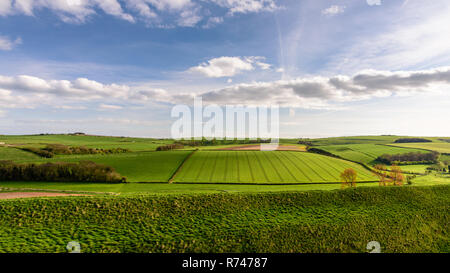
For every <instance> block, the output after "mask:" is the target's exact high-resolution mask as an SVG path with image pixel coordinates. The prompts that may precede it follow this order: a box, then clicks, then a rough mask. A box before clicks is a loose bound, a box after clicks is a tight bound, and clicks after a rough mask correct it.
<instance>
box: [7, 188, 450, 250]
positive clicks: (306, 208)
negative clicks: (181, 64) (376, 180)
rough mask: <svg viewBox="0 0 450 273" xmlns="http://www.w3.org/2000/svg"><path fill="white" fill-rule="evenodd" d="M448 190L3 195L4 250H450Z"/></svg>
mask: <svg viewBox="0 0 450 273" xmlns="http://www.w3.org/2000/svg"><path fill="white" fill-rule="evenodd" d="M449 190H450V186H440V187H405V188H397V187H372V188H359V189H349V190H339V191H321V192H320V191H314V192H308V193H301V192H300V193H295V192H291V193H259V194H227V193H221V194H192V195H177V196H152V195H148V196H143V195H140V196H112V197H54V198H38V199H26V200H25V199H23V200H0V211H2V213H1V214H0V252H41V253H42V252H44V253H45V252H66V249H65V246H66V244H67V242H70V241H73V240H75V241H78V242H80V244H81V252H84V253H90V252H97V253H98V252H114V253H116V252H146V253H149V252H153V253H155V252H156V253H161V252H162V253H171V252H182V253H193V252H195V253H211V252H213V253H214V252H215V253H222V252H228V253H230V252H245V253H263V252H264V253H266V252H280V253H310V252H355V253H363V252H366V251H367V250H366V244H367V242H369V241H371V240H373V238H376V240H377V241H378V242H380V244H381V247H382V250H383V252H384V253H389V252H448V251H450V245H449V242H450V240H449V232H448V231H449V230H448V223H449V221H450V219H449V217H450V216H449V215H450V214H449V213H448V210H449V203H450V200H449V197H450V192H449ZM74 223H76V226H74ZM393 227H395V228H393ZM430 227H432V228H430ZM312 234H313V236H312ZM417 238H420V240H418V239H417Z"/></svg>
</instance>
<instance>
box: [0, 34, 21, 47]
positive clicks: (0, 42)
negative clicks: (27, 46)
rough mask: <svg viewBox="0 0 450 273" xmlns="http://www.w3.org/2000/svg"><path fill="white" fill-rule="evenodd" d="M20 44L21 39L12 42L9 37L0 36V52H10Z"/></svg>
mask: <svg viewBox="0 0 450 273" xmlns="http://www.w3.org/2000/svg"><path fill="white" fill-rule="evenodd" d="M20 44H22V39H21V38H17V39H15V40H14V41H13V40H11V39H10V38H9V37H6V36H0V50H12V49H13V48H14V47H16V46H17V45H20Z"/></svg>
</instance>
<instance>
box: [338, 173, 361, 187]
mask: <svg viewBox="0 0 450 273" xmlns="http://www.w3.org/2000/svg"><path fill="white" fill-rule="evenodd" d="M357 178H358V174H357V173H356V171H355V170H354V169H352V168H350V169H346V170H345V171H344V172H342V173H341V181H342V188H345V187H356V180H357Z"/></svg>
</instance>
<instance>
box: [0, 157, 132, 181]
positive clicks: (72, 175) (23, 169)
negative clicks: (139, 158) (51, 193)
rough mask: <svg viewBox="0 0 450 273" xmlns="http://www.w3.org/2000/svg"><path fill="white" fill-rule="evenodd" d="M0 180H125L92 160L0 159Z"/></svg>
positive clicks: (109, 168)
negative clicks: (22, 161)
mask: <svg viewBox="0 0 450 273" xmlns="http://www.w3.org/2000/svg"><path fill="white" fill-rule="evenodd" d="M0 181H48V182H109V183H119V182H126V178H125V177H123V176H121V175H120V174H119V173H118V172H116V171H115V170H114V168H112V167H110V166H106V165H102V164H97V163H94V162H92V161H81V162H80V163H67V162H57V163H44V164H34V163H31V164H17V163H14V162H12V161H0Z"/></svg>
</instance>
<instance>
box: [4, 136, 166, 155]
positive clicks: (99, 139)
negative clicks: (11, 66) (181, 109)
mask: <svg viewBox="0 0 450 273" xmlns="http://www.w3.org/2000/svg"><path fill="white" fill-rule="evenodd" d="M0 142H4V143H5V144H9V145H21V146H35V147H36V146H44V145H46V144H55V143H58V144H64V145H68V146H86V147H90V148H101V149H110V148H126V149H130V150H132V151H154V150H155V149H156V147H158V146H161V145H165V144H169V143H173V140H167V139H152V138H129V137H105V136H92V135H85V136H77V135H33V136H5V135H0Z"/></svg>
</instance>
